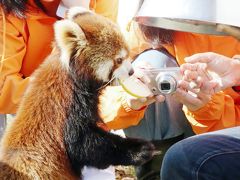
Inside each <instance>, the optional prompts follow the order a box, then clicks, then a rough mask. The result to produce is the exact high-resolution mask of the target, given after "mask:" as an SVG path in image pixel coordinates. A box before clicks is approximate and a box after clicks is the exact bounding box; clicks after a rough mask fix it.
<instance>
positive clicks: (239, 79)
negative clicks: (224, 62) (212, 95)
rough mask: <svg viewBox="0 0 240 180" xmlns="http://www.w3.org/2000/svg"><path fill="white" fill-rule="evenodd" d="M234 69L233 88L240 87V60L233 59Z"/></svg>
mask: <svg viewBox="0 0 240 180" xmlns="http://www.w3.org/2000/svg"><path fill="white" fill-rule="evenodd" d="M232 67H233V68H232V69H233V71H232V74H233V76H232V84H233V86H240V59H233V61H232Z"/></svg>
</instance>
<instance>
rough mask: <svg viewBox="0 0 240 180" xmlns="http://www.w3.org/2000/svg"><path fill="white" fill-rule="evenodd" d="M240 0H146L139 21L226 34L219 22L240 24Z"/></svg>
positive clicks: (139, 14)
mask: <svg viewBox="0 0 240 180" xmlns="http://www.w3.org/2000/svg"><path fill="white" fill-rule="evenodd" d="M239 7H240V1H239V0H144V2H143V4H142V6H141V8H140V10H139V12H138V14H137V15H136V17H135V20H136V21H137V22H138V23H141V24H144V25H147V26H153V27H160V28H164V29H172V30H178V31H186V32H196V33H204V34H216V35H221V34H222V35H223V34H224V33H223V32H219V31H218V30H217V29H216V27H217V26H216V25H217V24H226V25H231V26H236V27H240V10H239Z"/></svg>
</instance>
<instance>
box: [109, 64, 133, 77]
mask: <svg viewBox="0 0 240 180" xmlns="http://www.w3.org/2000/svg"><path fill="white" fill-rule="evenodd" d="M132 69H133V67H132V64H131V62H130V60H124V61H123V63H122V64H121V66H119V67H118V68H117V69H116V70H115V71H114V73H113V74H114V77H116V78H119V79H126V78H128V77H129V72H130V71H131V70H132Z"/></svg>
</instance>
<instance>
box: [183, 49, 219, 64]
mask: <svg viewBox="0 0 240 180" xmlns="http://www.w3.org/2000/svg"><path fill="white" fill-rule="evenodd" d="M214 55H216V54H215V53H212V52H206V53H198V54H194V55H192V56H190V57H186V58H185V61H186V62H187V63H198V62H199V63H209V62H211V60H212V59H213V57H214Z"/></svg>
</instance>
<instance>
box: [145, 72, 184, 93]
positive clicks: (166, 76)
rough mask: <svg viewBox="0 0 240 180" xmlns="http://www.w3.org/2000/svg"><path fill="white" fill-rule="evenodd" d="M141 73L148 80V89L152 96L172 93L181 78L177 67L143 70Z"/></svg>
mask: <svg viewBox="0 0 240 180" xmlns="http://www.w3.org/2000/svg"><path fill="white" fill-rule="evenodd" d="M143 72H144V74H146V75H147V76H148V78H149V79H150V82H149V83H148V87H149V89H150V90H151V91H152V93H153V94H154V95H159V94H166V95H167V94H172V93H174V92H175V91H176V89H177V86H178V81H179V80H180V79H181V78H182V75H181V73H180V68H179V67H166V68H160V69H154V68H151V69H143Z"/></svg>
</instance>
